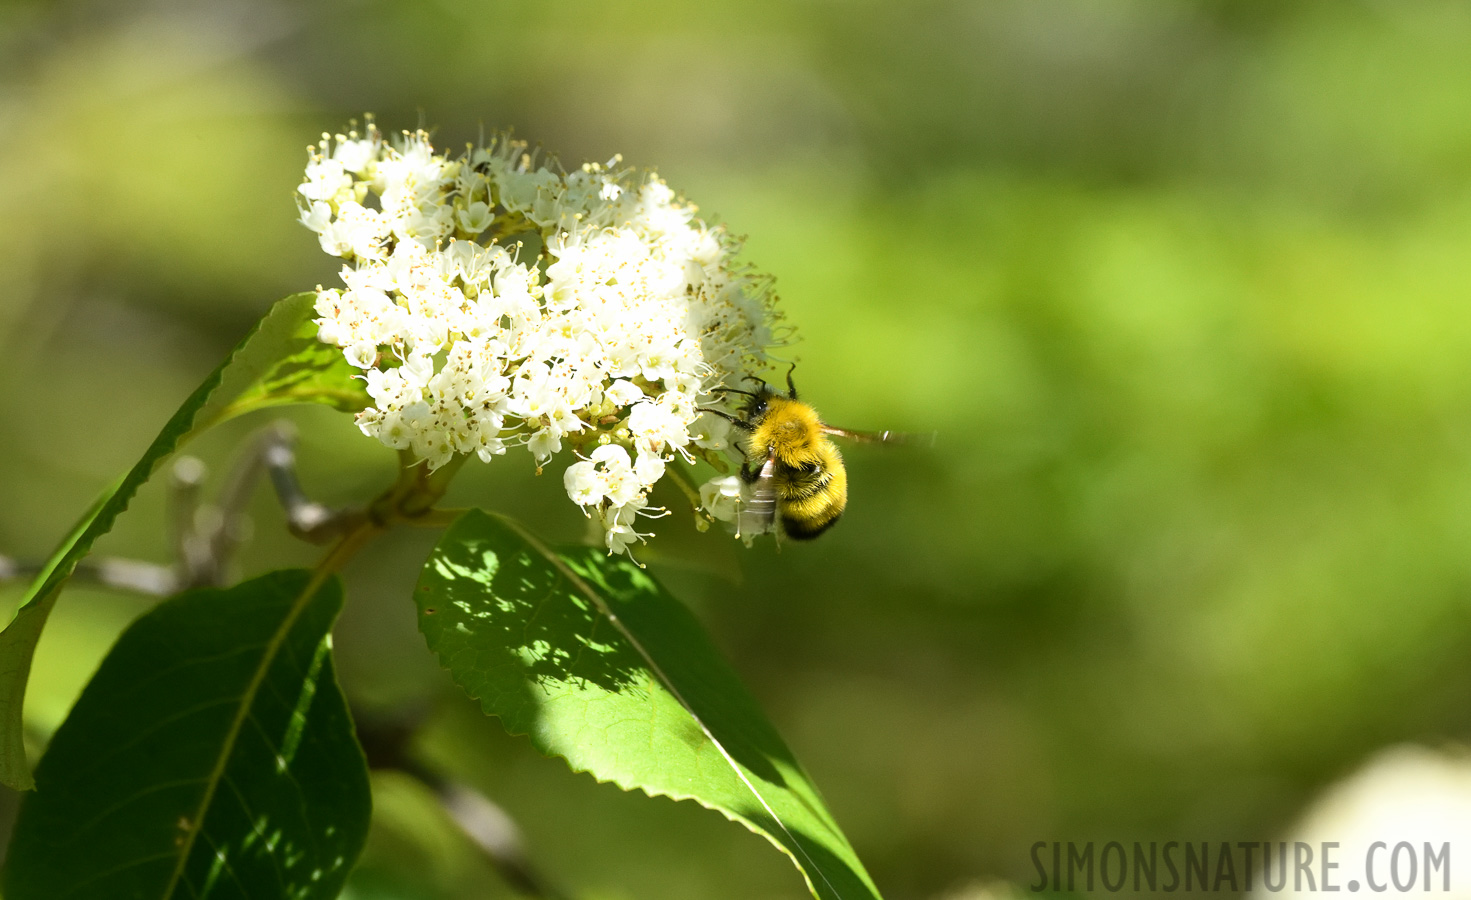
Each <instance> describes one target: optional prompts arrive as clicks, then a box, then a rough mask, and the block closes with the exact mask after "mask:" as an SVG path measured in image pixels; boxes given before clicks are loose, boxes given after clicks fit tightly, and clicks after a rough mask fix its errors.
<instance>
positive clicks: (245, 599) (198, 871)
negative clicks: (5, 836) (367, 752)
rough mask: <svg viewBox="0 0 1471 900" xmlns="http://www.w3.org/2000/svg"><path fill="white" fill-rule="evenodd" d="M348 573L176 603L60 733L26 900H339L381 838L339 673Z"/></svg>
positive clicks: (30, 822) (15, 867)
mask: <svg viewBox="0 0 1471 900" xmlns="http://www.w3.org/2000/svg"><path fill="white" fill-rule="evenodd" d="M341 606H342V591H341V588H340V587H339V585H338V582H337V580H336V579H335V578H331V579H326V580H323V579H318V578H315V577H314V576H313V574H312V573H310V572H306V571H299V570H292V571H283V572H273V573H271V574H269V575H265V576H263V577H261V578H257V579H255V580H253V581H248V582H246V583H244V584H241V585H237V586H236V587H233V588H230V589H228V590H217V589H200V590H194V591H189V592H186V593H184V594H181V595H179V596H178V597H175V598H173V599H171V600H168V601H166V602H164V603H162V604H160V605H159V606H158V607H156V608H155V609H154V610H152V611H151V612H149V613H148V614H146V615H144V616H143V617H142V618H140V619H139V620H138V621H137V622H135V623H133V625H132V626H131V627H130V628H128V630H127V631H126V632H124V633H123V635H122V637H121V638H119V639H118V642H117V645H116V646H114V647H113V649H112V652H111V653H109V654H108V656H107V658H106V659H105V660H103V662H102V666H101V668H99V669H98V670H97V674H96V675H95V676H94V677H93V678H92V681H91V682H90V683H89V684H88V685H87V688H86V690H84V691H83V692H82V696H81V698H80V699H79V700H78V701H77V704H76V706H75V707H74V708H73V709H72V712H71V715H70V716H68V717H67V720H66V721H65V722H64V723H63V724H62V726H61V728H60V729H59V730H58V731H57V732H56V735H55V737H54V738H53V739H52V741H51V744H50V746H49V747H48V748H47V751H46V755H45V757H43V758H42V760H41V764H40V765H39V766H38V767H37V769H36V786H37V790H36V792H35V793H34V794H30V795H28V796H27V797H26V798H25V801H24V803H23V804H22V806H21V812H20V818H19V820H18V821H17V823H16V828H15V836H14V838H13V839H12V841H11V845H10V852H9V857H8V860H7V863H6V868H5V872H4V890H5V896H6V897H7V898H9V900H28V898H35V900H63V898H77V900H81V898H93V897H128V898H138V900H154V898H156V900H175V898H186V897H187V898H196V897H205V896H208V897H210V898H212V900H229V898H238V900H277V898H281V900H286V898H290V900H331V898H335V897H336V896H337V894H338V891H339V890H340V889H341V887H342V884H343V882H344V880H345V879H346V877H347V873H348V870H349V869H350V868H351V866H352V864H353V861H354V860H355V859H356V858H357V855H358V852H359V851H360V850H361V849H362V844H363V841H364V839H365V838H366V836H367V828H368V817H369V812H370V803H371V801H370V794H369V788H368V771H367V765H366V763H365V762H364V760H363V755H362V751H361V750H360V749H359V747H358V744H357V738H356V736H355V735H354V733H353V727H352V720H351V718H350V717H349V715H348V711H347V705H346V703H345V702H344V701H343V698H342V693H341V691H340V690H339V689H338V687H337V682H336V678H335V676H334V674H333V669H332V653H331V638H330V636H329V633H330V631H331V628H332V622H333V620H334V619H335V618H336V617H337V611H338V610H339V609H340V608H341Z"/></svg>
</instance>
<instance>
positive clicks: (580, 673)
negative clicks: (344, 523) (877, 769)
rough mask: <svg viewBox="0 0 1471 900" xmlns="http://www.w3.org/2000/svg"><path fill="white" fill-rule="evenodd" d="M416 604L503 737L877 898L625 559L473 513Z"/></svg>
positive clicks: (814, 798)
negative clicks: (701, 816) (561, 545)
mask: <svg viewBox="0 0 1471 900" xmlns="http://www.w3.org/2000/svg"><path fill="white" fill-rule="evenodd" d="M415 599H416V601H417V603H418V606H419V628H420V630H421V631H422V632H423V633H424V637H425V639H426V640H427V641H428V642H429V647H430V649H431V650H433V651H434V653H435V654H436V655H438V657H439V661H440V664H441V665H443V666H444V667H445V668H447V669H449V671H450V674H451V675H452V676H453V677H454V679H455V681H456V683H458V684H459V685H460V687H462V688H464V689H465V691H466V692H468V693H469V694H470V696H472V697H474V698H476V699H477V700H479V701H480V704H481V706H482V708H483V709H484V710H485V711H486V712H487V713H489V714H490V715H493V716H498V717H500V719H501V721H502V722H503V723H504V724H505V726H506V729H507V730H508V731H510V732H511V733H513V734H525V735H529V736H530V738H531V741H532V742H533V743H534V744H535V745H536V747H537V749H539V750H540V751H541V752H543V753H546V754H548V755H556V756H562V757H565V758H566V760H567V762H568V764H569V765H570V766H571V767H572V768H573V769H574V770H576V771H579V772H588V773H590V774H592V775H593V776H594V777H596V778H597V779H598V780H600V781H611V782H613V783H614V784H617V785H618V786H619V787H621V788H623V789H624V790H632V789H635V788H636V789H639V790H642V791H644V792H645V793H648V794H650V795H662V796H667V797H672V798H674V799H676V800H685V799H688V800H694V801H696V802H698V803H701V804H703V805H704V806H707V807H709V808H710V809H713V810H716V811H718V812H721V813H723V814H725V815H726V816H727V817H728V818H730V819H733V820H735V821H737V822H740V823H741V824H743V825H745V826H746V827H747V828H750V829H751V830H752V831H755V832H757V833H758V834H761V835H763V836H765V837H766V838H768V839H769V840H770V841H771V842H772V843H773V844H775V845H776V846H777V847H778V848H780V849H781V850H783V851H784V852H786V853H787V854H788V855H789V856H790V857H791V858H792V860H793V861H794V862H795V863H796V864H797V866H798V868H799V869H800V870H801V871H802V874H803V876H804V877H805V878H806V879H807V884H808V887H809V888H811V890H812V893H813V894H814V895H815V896H817V897H820V898H823V900H837V898H841V900H857V898H865V900H874V898H877V897H878V891H877V889H876V888H875V887H874V886H873V882H872V881H871V880H870V879H869V877H868V873H867V872H865V871H864V870H863V866H862V864H861V863H859V861H858V857H857V856H856V855H855V854H854V852H853V848H852V847H850V846H849V845H848V841H847V839H846V838H844V837H843V834H842V832H841V831H840V830H839V829H838V826H837V824H836V823H835V822H834V821H833V818H832V816H831V814H829V812H828V811H827V809H826V807H825V806H824V805H823V802H822V799H821V797H819V796H818V793H817V790H816V788H814V787H813V785H812V783H811V781H810V780H809V779H808V777H807V775H806V773H804V772H803V771H802V768H801V767H800V766H799V765H798V764H797V762H796V760H794V759H793V758H792V754H791V751H790V750H788V749H787V747H786V745H785V744H784V743H782V740H781V738H780V736H778V735H777V733H776V731H775V729H774V728H773V727H772V726H771V724H770V723H769V722H768V721H767V720H766V718H765V716H764V715H762V713H761V710H760V709H759V708H758V707H757V705H756V702H755V700H754V699H753V698H752V697H751V696H750V694H749V693H747V691H746V689H745V687H744V686H742V684H741V682H740V680H739V678H738V677H737V675H736V674H735V672H734V671H733V670H732V669H731V668H730V666H729V665H728V664H726V663H725V662H724V661H723V660H722V659H721V657H720V654H719V652H718V651H717V650H716V649H715V646H714V645H713V643H712V642H711V640H710V638H709V637H708V636H707V635H706V633H705V632H704V630H703V629H702V628H701V627H700V625H699V623H698V622H697V621H696V620H695V618H694V616H693V615H691V614H690V612H689V611H688V610H687V609H686V608H685V607H684V606H683V605H682V604H681V603H679V602H678V601H677V600H675V599H674V598H673V597H671V596H670V595H669V594H668V593H667V592H666V591H665V590H664V589H663V588H662V587H660V586H659V584H658V583H657V582H655V581H654V580H653V579H652V578H650V577H649V576H648V574H647V573H645V572H644V571H643V570H641V569H639V568H638V567H637V566H635V565H633V564H632V563H631V562H629V561H628V560H626V559H623V558H612V557H609V556H607V555H606V554H604V553H602V552H599V551H598V550H595V549H590V548H582V549H577V550H569V551H564V552H559V553H553V552H551V551H549V550H547V549H546V548H544V547H543V546H541V545H540V544H539V543H538V542H536V541H535V540H534V539H532V538H531V537H529V536H528V535H526V534H525V533H524V532H522V531H520V530H519V529H518V528H516V527H515V526H512V525H510V524H507V523H506V522H504V521H502V520H500V519H498V518H495V517H492V516H490V515H487V514H486V513H483V512H480V511H478V510H472V511H470V512H468V513H466V514H465V515H464V516H462V517H461V518H460V519H459V521H457V522H456V523H455V524H454V525H453V526H452V527H451V528H450V529H449V531H448V532H446V534H445V535H444V537H443V538H442V539H441V540H440V542H439V545H438V546H437V547H436V548H435V549H434V553H433V555H432V556H430V558H429V561H428V563H426V564H425V566H424V571H423V573H422V574H421V575H420V577H419V586H418V590H417V591H416V592H415Z"/></svg>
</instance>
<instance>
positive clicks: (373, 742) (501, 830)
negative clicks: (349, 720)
mask: <svg viewBox="0 0 1471 900" xmlns="http://www.w3.org/2000/svg"><path fill="white" fill-rule="evenodd" d="M421 719H422V714H415V715H412V716H410V717H408V718H407V720H405V719H399V720H397V721H385V720H383V719H381V718H380V719H375V718H374V717H373V716H371V715H368V714H365V713H364V712H363V711H361V710H354V711H353V720H354V721H355V722H356V723H357V731H358V741H359V743H361V744H362V746H363V753H364V754H365V755H366V756H367V758H368V765H369V766H370V767H372V768H374V769H392V770H394V771H398V772H402V773H404V774H405V775H408V776H409V777H410V778H413V779H414V780H415V781H418V782H419V783H421V784H423V785H424V786H425V787H426V788H428V789H429V790H430V791H431V792H433V794H434V796H435V799H437V800H438V801H439V805H440V807H441V808H442V809H443V810H444V812H445V815H447V816H448V817H449V819H450V821H452V822H454V823H455V825H456V826H457V827H458V828H459V829H460V831H461V832H463V833H464V835H465V837H467V838H469V839H470V842H471V843H473V844H474V845H475V846H476V847H477V848H479V850H480V852H481V853H482V854H484V855H485V858H486V860H487V861H488V862H489V863H490V864H491V866H492V867H494V868H495V870H496V872H497V873H498V874H499V875H500V876H501V878H503V879H504V880H505V882H506V883H507V884H508V885H509V886H510V887H511V889H512V890H514V891H516V892H517V893H518V894H521V895H523V896H526V897H532V898H538V900H564V898H565V897H566V895H565V894H563V893H561V892H560V891H558V890H556V889H555V888H553V887H552V886H551V885H550V884H548V883H547V880H546V879H545V878H544V877H543V876H542V875H541V873H539V872H537V870H536V868H535V867H534V866H533V865H532V863H531V861H530V859H528V858H527V855H526V847H525V845H524V844H523V842H522V840H521V829H520V828H518V827H517V825H516V822H515V820H514V819H512V818H511V817H510V815H509V814H507V813H506V811H505V810H504V809H502V808H501V807H500V806H499V805H498V804H496V803H495V801H493V800H491V799H490V798H489V797H487V796H485V795H484V794H482V793H481V792H480V791H477V790H476V789H475V788H473V787H471V786H470V785H468V784H465V783H464V782H463V781H459V780H456V779H455V778H453V777H451V776H449V775H446V774H445V773H444V772H442V771H440V770H438V769H436V768H434V767H432V766H430V765H428V764H426V763H424V762H423V761H421V760H419V759H417V758H415V757H414V756H413V754H412V753H411V752H410V749H409V746H410V744H411V743H412V741H413V737H414V734H415V732H416V731H417V728H418V725H419V723H420V720H421Z"/></svg>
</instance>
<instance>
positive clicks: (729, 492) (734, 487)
mask: <svg viewBox="0 0 1471 900" xmlns="http://www.w3.org/2000/svg"><path fill="white" fill-rule="evenodd" d="M700 506H701V507H703V508H704V510H705V512H708V513H709V514H710V515H711V516H712V517H714V518H716V519H719V520H720V521H722V522H734V521H735V519H736V514H737V513H739V512H740V506H741V480H740V479H739V478H737V477H736V476H734V475H723V476H719V477H716V478H712V479H710V480H709V481H707V482H705V483H704V484H702V485H700Z"/></svg>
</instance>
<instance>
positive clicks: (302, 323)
mask: <svg viewBox="0 0 1471 900" xmlns="http://www.w3.org/2000/svg"><path fill="white" fill-rule="evenodd" d="M314 300H315V295H313V294H293V295H291V296H290V297H287V298H286V299H284V300H282V301H281V302H279V303H277V304H276V305H275V306H274V307H272V309H271V311H270V312H269V313H267V314H266V316H265V318H263V319H261V321H260V323H259V324H258V325H256V327H255V329H254V330H253V331H252V332H251V333H250V334H249V335H248V336H246V338H245V340H243V341H241V342H240V344H239V345H238V346H237V347H236V348H235V349H234V350H232V351H231V352H230V355H229V356H227V357H226V358H225V361H224V362H223V363H221V364H220V366H219V368H217V369H215V370H214V371H213V372H211V373H210V375H209V377H208V378H206V379H204V383H203V384H201V385H200V386H199V387H198V388H197V389H196V390H195V391H194V393H193V394H190V395H189V399H187V400H185V401H184V405H183V406H180V407H179V410H178V412H176V413H174V415H173V418H171V419H169V421H168V423H167V424H165V425H164V427H163V430H162V431H161V432H159V435H158V437H156V438H154V440H153V443H152V444H150V445H149V447H148V449H147V450H146V451H145V452H144V454H143V458H142V459H140V460H138V462H137V464H136V465H134V466H133V468H132V470H131V471H129V472H128V474H127V475H125V476H123V478H122V479H121V480H120V481H118V482H117V483H116V484H114V485H113V486H112V487H111V488H109V489H108V490H107V491H105V492H103V494H102V496H101V497H99V498H98V499H97V502H96V503H95V504H94V505H93V507H92V509H91V510H89V511H88V512H87V514H86V515H84V516H83V517H82V519H81V521H79V522H78V523H77V524H76V526H75V527H73V529H72V531H71V533H70V534H69V535H68V536H67V537H66V539H65V540H64V541H62V542H61V546H60V547H58V548H57V550H56V552H55V553H54V554H52V556H51V559H50V560H49V561H48V562H47V563H46V566H45V568H44V569H42V571H41V573H40V574H39V575H38V576H37V577H36V580H35V582H34V583H33V584H32V585H31V588H30V590H29V591H27V592H26V595H25V597H24V598H22V601H21V604H20V606H19V608H18V610H17V612H16V615H15V618H14V619H13V620H11V622H10V624H9V625H8V626H6V628H5V630H4V632H0V783H4V784H6V785H8V786H10V787H13V788H16V789H17V790H28V789H29V788H30V787H31V786H32V782H31V774H30V769H29V767H28V766H27V765H26V755H25V744H24V741H23V739H22V721H21V707H22V704H23V702H24V700H25V691H26V681H27V680H28V679H29V677H30V672H31V659H32V657H33V656H34V655H35V650H36V642H37V641H38V640H39V639H40V637H41V630H42V629H43V628H44V627H45V625H46V619H47V618H48V617H49V616H50V615H51V608H52V607H53V606H54V605H55V603H56V596H57V594H58V593H59V592H60V591H61V587H62V585H63V584H65V582H66V580H67V578H69V577H71V573H72V570H73V569H75V568H76V565H77V563H78V562H79V561H80V560H81V559H82V558H83V557H84V556H86V555H87V553H88V551H90V550H91V549H92V544H93V542H95V541H96V540H97V539H98V538H99V537H101V536H102V535H104V534H106V533H107V532H108V531H109V530H111V528H112V525H113V522H114V521H116V519H117V517H118V516H119V515H120V514H121V513H122V512H123V511H124V510H125V509H127V508H128V503H129V502H131V501H132V499H133V495H134V494H135V493H137V491H138V488H139V487H141V486H142V485H143V483H144V482H146V481H147V480H148V479H149V477H150V476H151V475H152V474H153V472H154V470H155V469H157V468H158V466H159V465H160V464H161V463H162V462H163V461H164V460H165V459H166V458H167V457H168V456H169V454H171V453H173V452H174V450H175V449H176V448H177V447H178V446H179V445H180V444H182V443H183V442H184V441H186V440H188V439H189V438H190V437H192V436H193V435H195V434H197V433H199V432H200V431H203V430H204V429H206V428H208V427H209V426H211V425H214V424H217V423H218V422H221V421H224V420H225V419H228V418H231V417H232V416H236V415H239V414H241V413H245V412H249V411H251V410H254V409H260V408H262V407H266V406H279V405H282V404H285V403H327V404H330V405H333V406H336V407H338V408H352V407H353V406H354V405H357V406H359V407H360V406H361V405H362V403H363V402H365V401H366V396H365V395H363V394H362V388H361V386H360V382H355V381H353V380H352V378H351V374H352V373H351V371H350V369H349V368H348V366H347V363H346V362H345V361H343V360H342V358H341V357H342V354H341V353H340V352H337V351H332V352H331V353H328V354H325V355H324V354H322V353H321V352H320V349H319V348H321V347H325V345H321V344H319V343H318V342H317V340H316V338H315V337H314V334H315V326H314V325H313V324H312V316H313V314H314V311H313V309H312V305H313V302H314ZM326 349H328V350H331V348H326ZM329 357H330V358H329ZM354 391H356V392H357V395H358V396H359V397H360V398H361V401H359V400H352V399H351V397H353V396H354V394H353V392H354Z"/></svg>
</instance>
